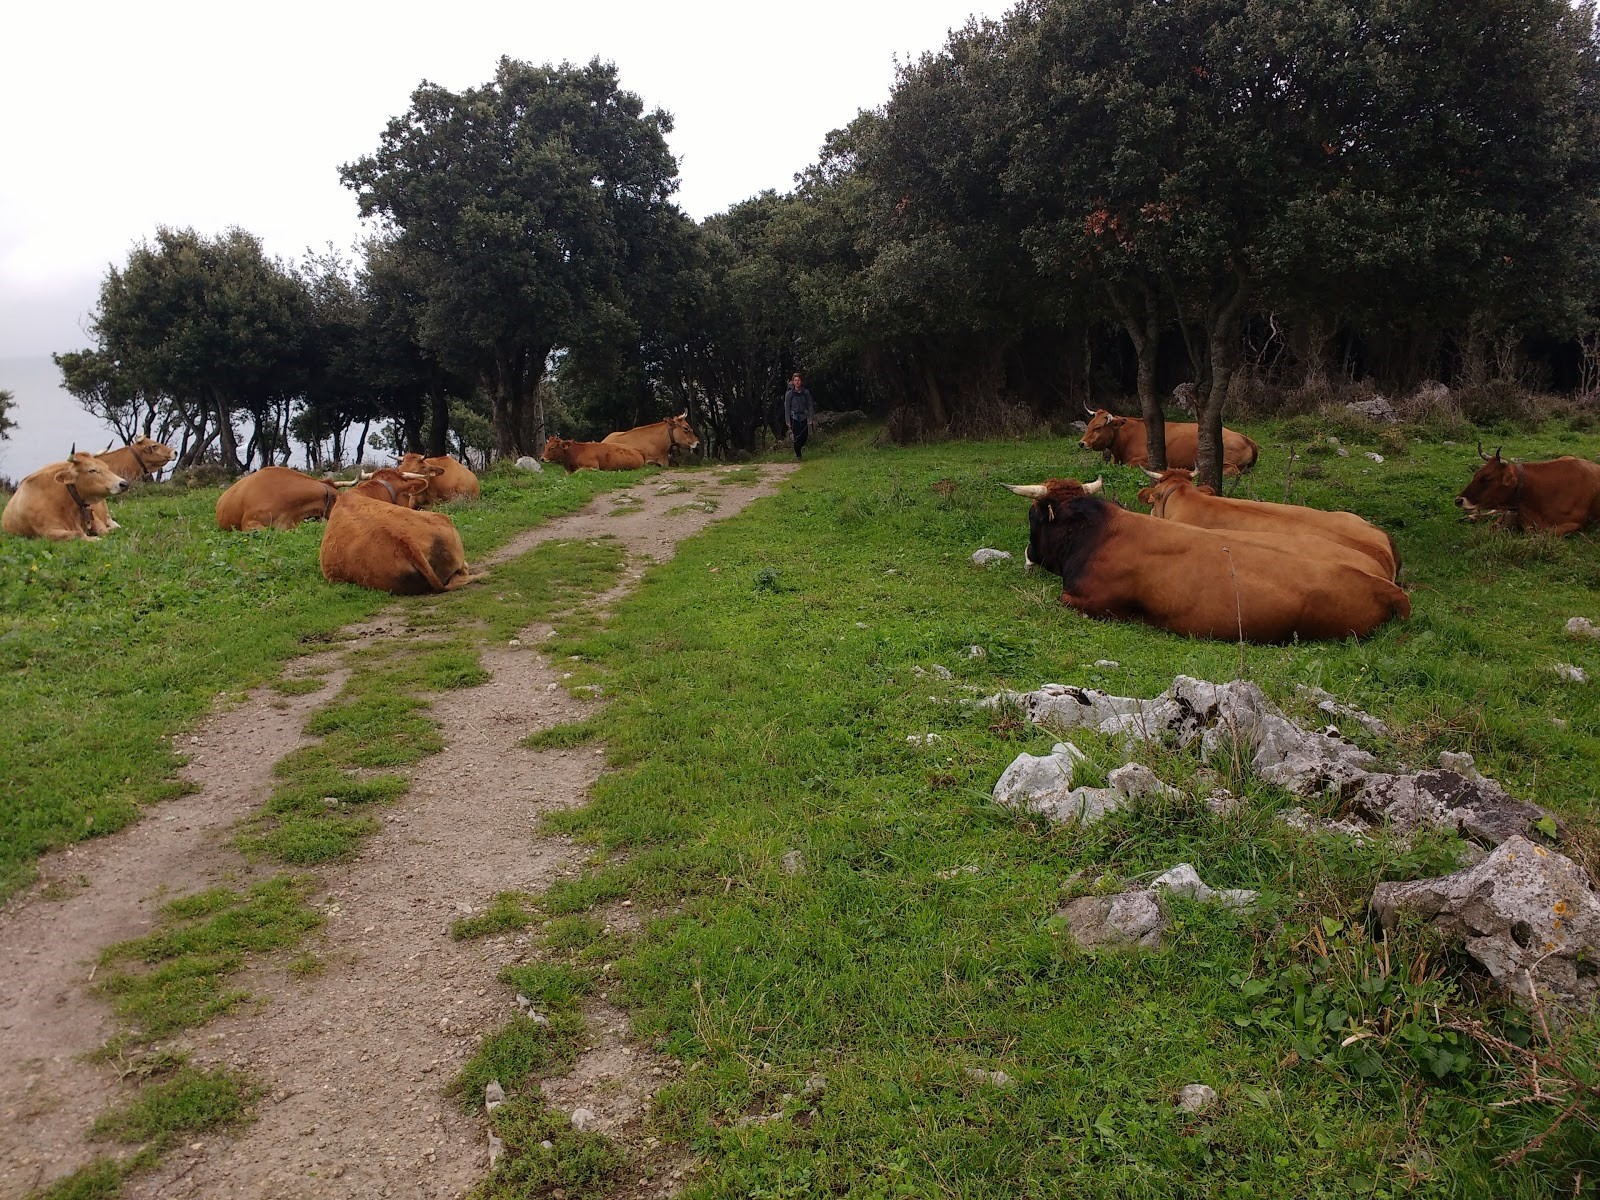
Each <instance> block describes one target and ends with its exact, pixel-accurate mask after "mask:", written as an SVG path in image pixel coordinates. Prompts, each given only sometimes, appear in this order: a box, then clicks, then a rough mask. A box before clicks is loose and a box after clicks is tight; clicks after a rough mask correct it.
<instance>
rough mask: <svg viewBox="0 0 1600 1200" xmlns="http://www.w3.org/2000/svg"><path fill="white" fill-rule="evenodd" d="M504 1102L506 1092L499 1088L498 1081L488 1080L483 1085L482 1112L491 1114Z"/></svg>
mask: <svg viewBox="0 0 1600 1200" xmlns="http://www.w3.org/2000/svg"><path fill="white" fill-rule="evenodd" d="M505 1102H506V1090H505V1088H503V1087H501V1086H500V1081H499V1080H498V1079H494V1080H490V1081H489V1082H488V1083H486V1084H484V1085H483V1110H484V1111H485V1112H493V1111H494V1110H495V1109H497V1108H499V1107H500V1106H501V1105H502V1104H504V1103H505Z"/></svg>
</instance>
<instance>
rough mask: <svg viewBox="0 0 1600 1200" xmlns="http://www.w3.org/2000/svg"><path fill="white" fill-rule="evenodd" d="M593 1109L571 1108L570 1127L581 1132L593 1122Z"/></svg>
mask: <svg viewBox="0 0 1600 1200" xmlns="http://www.w3.org/2000/svg"><path fill="white" fill-rule="evenodd" d="M594 1120H595V1117H594V1110H593V1109H591V1108H575V1109H573V1110H572V1127H573V1128H574V1129H576V1130H577V1131H578V1132H579V1133H582V1132H583V1131H584V1130H585V1129H587V1128H589V1126H591V1125H593V1124H594Z"/></svg>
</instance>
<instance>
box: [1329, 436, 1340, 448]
mask: <svg viewBox="0 0 1600 1200" xmlns="http://www.w3.org/2000/svg"><path fill="white" fill-rule="evenodd" d="M1338 444H1339V439H1338V438H1336V437H1329V438H1328V445H1330V446H1337V445H1338Z"/></svg>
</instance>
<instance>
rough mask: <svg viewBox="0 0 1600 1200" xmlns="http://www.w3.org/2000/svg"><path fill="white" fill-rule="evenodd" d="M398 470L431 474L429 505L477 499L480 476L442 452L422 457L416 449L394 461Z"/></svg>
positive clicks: (429, 480) (429, 477)
mask: <svg viewBox="0 0 1600 1200" xmlns="http://www.w3.org/2000/svg"><path fill="white" fill-rule="evenodd" d="M395 470H397V471H410V472H411V473H413V474H416V475H426V476H428V495H427V503H429V504H443V503H444V502H445V501H447V500H460V499H463V498H465V499H468V500H476V499H477V498H478V494H479V490H478V477H477V476H476V475H474V474H473V473H472V472H471V470H469V469H468V468H467V467H466V466H464V465H463V464H461V463H459V462H457V461H456V460H455V459H453V458H451V457H450V456H449V455H445V454H440V455H437V456H435V457H433V458H423V457H422V455H420V454H418V453H417V452H416V451H415V450H413V451H411V452H410V453H408V454H407V455H405V457H403V458H402V459H401V460H400V461H399V462H397V463H395Z"/></svg>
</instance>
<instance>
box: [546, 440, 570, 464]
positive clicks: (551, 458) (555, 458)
mask: <svg viewBox="0 0 1600 1200" xmlns="http://www.w3.org/2000/svg"><path fill="white" fill-rule="evenodd" d="M566 449H567V440H566V439H565V438H558V437H552V438H551V439H550V440H549V441H548V442H546V443H545V444H544V455H543V457H544V461H545V462H549V463H558V462H560V461H561V458H562V455H564V454H565V453H566Z"/></svg>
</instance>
